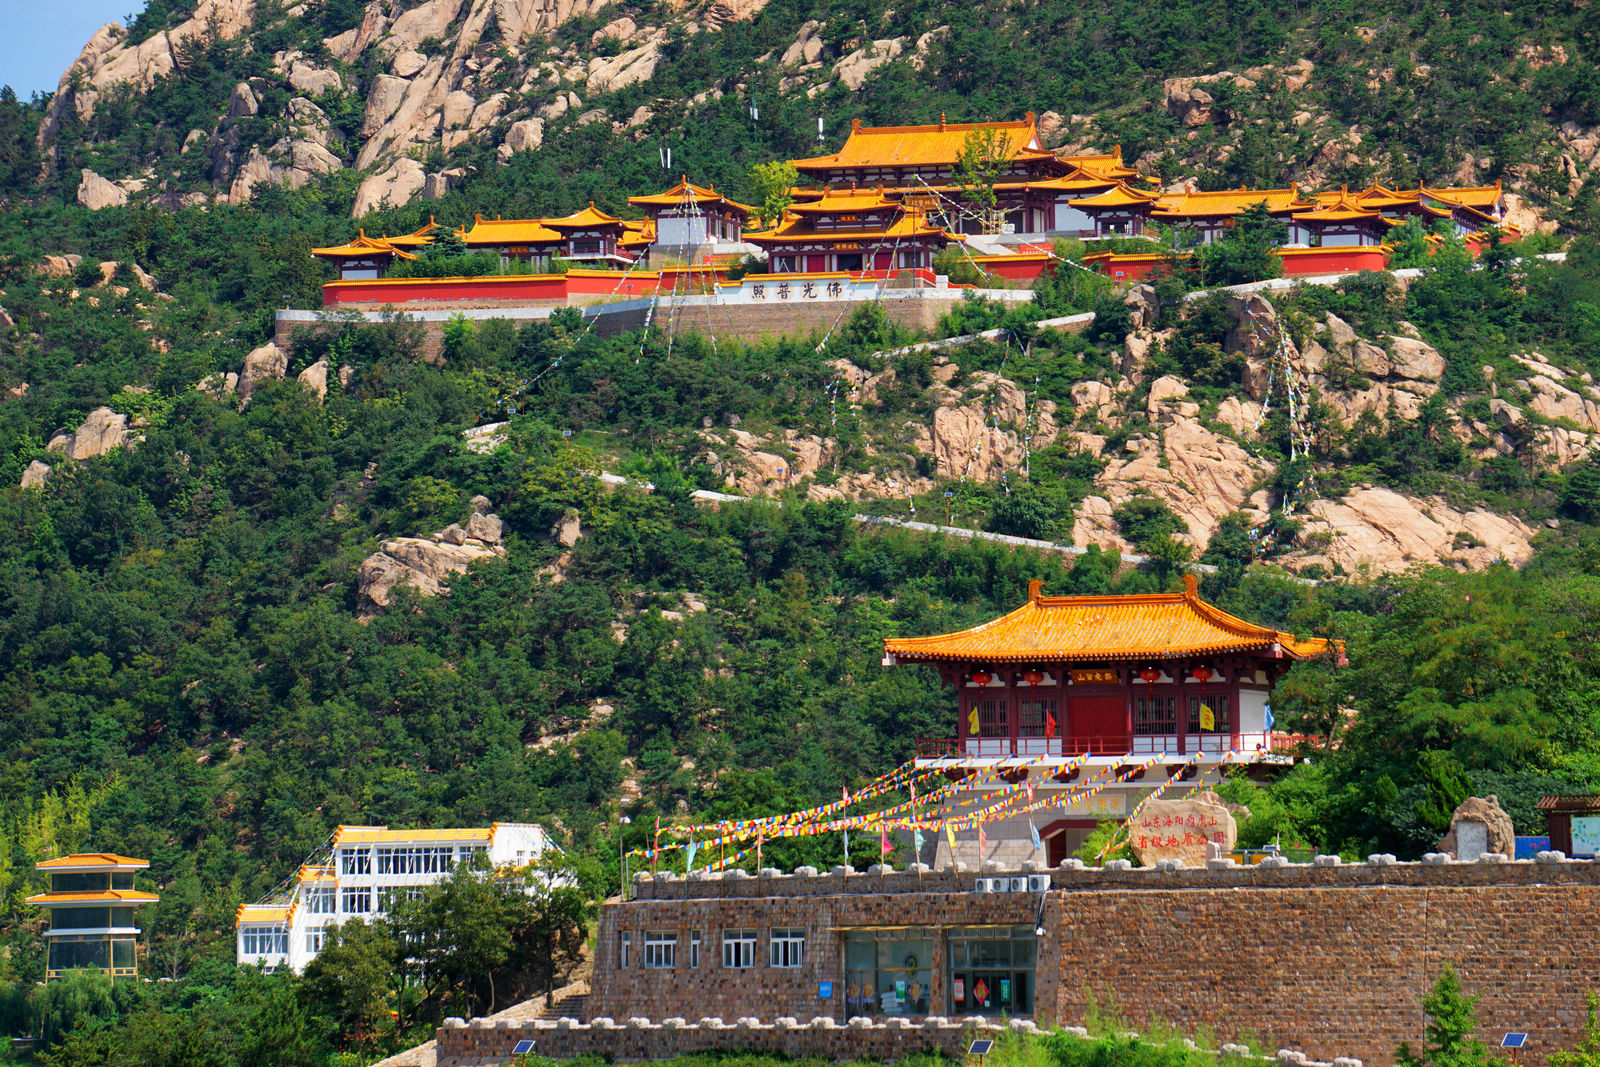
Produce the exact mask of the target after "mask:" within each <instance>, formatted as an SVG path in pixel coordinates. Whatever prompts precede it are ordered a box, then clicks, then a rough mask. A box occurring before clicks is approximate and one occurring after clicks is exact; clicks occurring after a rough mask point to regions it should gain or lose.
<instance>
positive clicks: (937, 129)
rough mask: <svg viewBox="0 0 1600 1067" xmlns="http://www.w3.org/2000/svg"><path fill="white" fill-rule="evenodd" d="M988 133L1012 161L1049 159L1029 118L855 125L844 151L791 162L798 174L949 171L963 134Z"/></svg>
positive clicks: (965, 138) (964, 136) (953, 163)
mask: <svg viewBox="0 0 1600 1067" xmlns="http://www.w3.org/2000/svg"><path fill="white" fill-rule="evenodd" d="M981 129H992V130H995V131H997V132H998V133H1000V134H1001V135H1002V137H1003V138H1004V151H1005V152H1006V153H1007V155H1008V156H1010V157H1011V158H1015V159H1030V158H1037V159H1053V158H1054V156H1053V154H1052V153H1050V152H1047V151H1045V150H1044V149H1043V148H1041V147H1040V146H1039V132H1038V130H1037V128H1036V127H1035V126H1034V115H1033V112H1031V111H1030V112H1028V117H1027V118H1025V119H1022V120H1020V121H1017V122H940V123H939V124H938V125H937V126H863V125H861V120H860V119H856V120H855V121H854V122H852V124H851V126H850V137H849V139H848V140H847V141H845V143H844V147H843V148H841V149H839V151H837V152H835V153H834V154H833V155H831V156H814V157H813V158H811V159H796V160H791V162H792V163H793V164H794V165H795V167H796V168H798V169H799V170H801V171H808V170H838V169H843V168H849V167H919V166H920V167H951V166H954V165H955V163H956V160H957V159H958V158H960V156H961V149H962V147H963V146H964V145H965V144H966V140H967V134H969V133H971V132H972V131H973V130H981Z"/></svg>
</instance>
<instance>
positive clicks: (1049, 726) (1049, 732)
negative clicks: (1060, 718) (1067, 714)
mask: <svg viewBox="0 0 1600 1067" xmlns="http://www.w3.org/2000/svg"><path fill="white" fill-rule="evenodd" d="M1044 735H1045V736H1046V737H1054V736H1055V735H1056V717H1055V716H1054V715H1052V714H1050V713H1049V712H1048V711H1047V712H1045V713H1044Z"/></svg>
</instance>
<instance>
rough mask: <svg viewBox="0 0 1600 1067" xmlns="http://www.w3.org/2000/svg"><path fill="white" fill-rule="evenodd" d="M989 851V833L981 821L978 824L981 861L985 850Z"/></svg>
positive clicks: (979, 859) (979, 856) (980, 861)
mask: <svg viewBox="0 0 1600 1067" xmlns="http://www.w3.org/2000/svg"><path fill="white" fill-rule="evenodd" d="M988 851H989V834H988V833H987V832H986V831H985V830H984V828H983V825H982V824H981V823H980V824H979V825H978V862H979V863H982V862H983V854H984V853H985V852H988Z"/></svg>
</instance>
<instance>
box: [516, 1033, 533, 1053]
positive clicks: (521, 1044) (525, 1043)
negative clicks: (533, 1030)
mask: <svg viewBox="0 0 1600 1067" xmlns="http://www.w3.org/2000/svg"><path fill="white" fill-rule="evenodd" d="M532 1051H533V1038H531V1037H525V1038H523V1039H522V1040H521V1041H518V1042H517V1047H516V1048H514V1049H512V1050H511V1054H512V1055H513V1056H526V1055H527V1054H528V1053H530V1052H532Z"/></svg>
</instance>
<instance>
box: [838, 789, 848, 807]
mask: <svg viewBox="0 0 1600 1067" xmlns="http://www.w3.org/2000/svg"><path fill="white" fill-rule="evenodd" d="M839 791H840V792H841V793H843V794H844V802H845V804H849V803H850V787H849V786H843V785H842V786H840V787H839Z"/></svg>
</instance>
